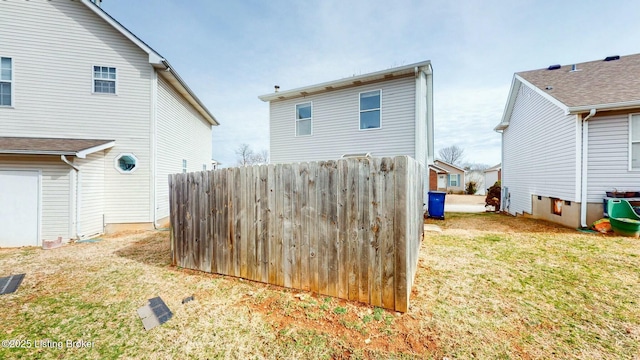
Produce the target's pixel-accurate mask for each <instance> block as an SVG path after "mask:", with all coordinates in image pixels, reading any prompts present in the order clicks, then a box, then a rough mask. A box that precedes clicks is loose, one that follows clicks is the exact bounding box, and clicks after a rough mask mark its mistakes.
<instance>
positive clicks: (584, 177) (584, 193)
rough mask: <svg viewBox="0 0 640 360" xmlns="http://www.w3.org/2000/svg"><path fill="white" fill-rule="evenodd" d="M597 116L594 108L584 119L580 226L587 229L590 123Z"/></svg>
mask: <svg viewBox="0 0 640 360" xmlns="http://www.w3.org/2000/svg"><path fill="white" fill-rule="evenodd" d="M595 114H596V109H595V108H592V109H591V111H589V115H587V116H586V117H585V118H584V119H582V161H581V162H582V183H581V186H580V188H581V192H582V194H581V196H580V197H581V199H580V226H581V227H587V162H588V157H587V156H588V147H589V122H588V120H589V119H591V118H592V117H593V116H594V115H595Z"/></svg>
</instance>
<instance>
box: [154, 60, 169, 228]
mask: <svg viewBox="0 0 640 360" xmlns="http://www.w3.org/2000/svg"><path fill="white" fill-rule="evenodd" d="M163 64H164V65H165V66H166V69H165V71H170V70H171V69H170V68H169V65H168V64H167V63H166V62H163ZM151 71H152V72H153V73H152V75H151V166H152V170H151V197H152V201H151V207H152V208H153V211H152V215H151V216H152V219H151V222H152V223H153V229H154V230H158V228H159V226H158V224H157V223H156V219H157V215H158V214H157V211H158V189H157V186H156V182H157V176H158V174H157V169H158V163H157V162H158V161H157V155H158V154H157V152H158V143H157V141H158V131H157V125H158V118H157V113H158V112H157V111H158V108H157V105H158V72H157V71H156V70H155V69H154V68H153V67H152V68H151Z"/></svg>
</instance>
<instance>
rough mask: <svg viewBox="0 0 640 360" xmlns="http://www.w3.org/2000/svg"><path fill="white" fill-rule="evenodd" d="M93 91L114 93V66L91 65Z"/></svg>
mask: <svg viewBox="0 0 640 360" xmlns="http://www.w3.org/2000/svg"><path fill="white" fill-rule="evenodd" d="M93 92H94V93H102V94H115V93H116V68H114V67H106V66H94V67H93Z"/></svg>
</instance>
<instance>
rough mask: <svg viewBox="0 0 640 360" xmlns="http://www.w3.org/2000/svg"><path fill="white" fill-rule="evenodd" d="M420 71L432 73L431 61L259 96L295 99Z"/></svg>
mask: <svg viewBox="0 0 640 360" xmlns="http://www.w3.org/2000/svg"><path fill="white" fill-rule="evenodd" d="M419 71H425V72H426V73H427V74H431V72H432V68H431V61H428V60H427V61H423V62H419V63H415V64H410V65H405V66H400V67H396V68H392V69H387V70H382V71H377V72H373V73H369V74H363V75H358V76H352V77H349V78H344V79H340V80H334V81H329V82H325V83H321V84H316V85H311V86H305V87H301V88H297V89H293V90H287V91H277V92H273V93H270V94H265V95H260V96H258V98H259V99H260V100H262V101H274V100H285V99H294V98H299V97H305V96H309V95H315V94H320V93H324V92H329V91H335V90H340V89H346V88H350V87H355V86H361V85H365V84H371V83H376V82H380V81H385V80H391V79H396V78H403V77H408V76H414V75H415V74H416V73H417V72H419Z"/></svg>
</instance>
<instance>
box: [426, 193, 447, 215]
mask: <svg viewBox="0 0 640 360" xmlns="http://www.w3.org/2000/svg"><path fill="white" fill-rule="evenodd" d="M446 195H447V193H446V192H443V191H429V208H428V209H427V210H428V212H429V217H430V218H435V219H441V220H444V197H445V196H446Z"/></svg>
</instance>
